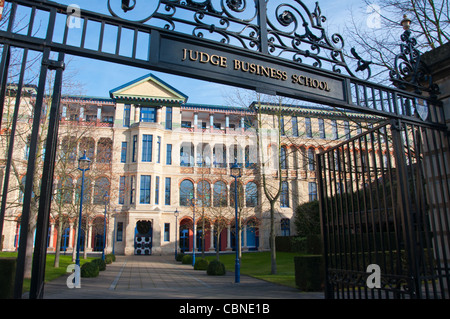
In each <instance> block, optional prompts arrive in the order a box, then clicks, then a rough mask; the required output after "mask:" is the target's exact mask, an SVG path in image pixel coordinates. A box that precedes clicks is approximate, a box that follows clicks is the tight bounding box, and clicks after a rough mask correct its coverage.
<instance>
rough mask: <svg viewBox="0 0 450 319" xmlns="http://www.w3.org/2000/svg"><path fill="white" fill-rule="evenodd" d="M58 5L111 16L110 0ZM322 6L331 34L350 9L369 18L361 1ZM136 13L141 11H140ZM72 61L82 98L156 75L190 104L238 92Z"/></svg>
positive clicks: (220, 100) (223, 99)
mask: <svg viewBox="0 0 450 319" xmlns="http://www.w3.org/2000/svg"><path fill="white" fill-rule="evenodd" d="M111 1H112V3H117V4H119V3H120V0H111ZM213 1H218V0H213ZM272 1H273V2H275V3H277V4H278V3H280V4H281V3H287V2H289V1H292V0H279V1H278V0H272ZM56 2H58V3H62V4H67V5H73V4H76V5H78V6H79V7H80V8H81V9H82V10H83V9H85V10H89V11H94V12H100V13H104V14H107V15H109V12H108V10H107V0H95V1H92V0H56ZM137 3H145V4H147V5H149V3H156V1H153V0H152V2H147V1H144V2H143V1H142V0H137ZM304 3H305V4H306V6H307V7H308V8H309V9H310V11H313V10H314V8H315V1H311V0H309V1H307V0H305V1H304ZM319 6H320V9H321V12H322V15H323V16H325V17H326V18H327V21H326V22H325V24H324V26H325V27H326V28H327V29H328V34H329V35H331V34H333V33H340V34H341V35H342V34H343V31H344V24H345V23H346V21H348V19H349V17H350V14H351V11H350V10H353V13H354V14H355V13H356V14H357V16H360V17H361V19H365V17H366V15H367V14H366V13H365V10H364V8H362V9H361V8H360V7H361V1H360V0H345V1H335V0H333V1H331V0H321V1H319ZM358 8H359V9H358ZM136 9H137V8H136ZM356 9H358V10H356ZM146 10H153V8H148V7H147V9H146ZM136 11H137V12H139V10H136ZM141 11H143V10H141ZM147 12H148V11H147ZM68 61H70V62H69V63H68V68H67V71H66V73H68V74H70V76H72V77H73V78H75V80H76V81H77V82H79V83H80V84H81V85H82V89H81V90H80V91H79V94H81V95H87V96H95V97H109V91H110V90H111V89H114V88H116V87H119V86H121V85H122V84H124V83H127V82H129V81H132V80H134V79H136V78H139V77H141V76H144V75H146V74H148V73H152V74H154V75H156V76H157V77H159V78H160V79H162V80H163V81H165V82H166V83H168V84H170V85H172V86H173V87H175V88H176V89H177V90H179V91H181V92H183V93H184V94H186V95H187V96H188V97H189V100H188V102H189V103H198V104H213V105H228V104H229V103H230V100H229V96H230V95H232V94H233V92H234V90H235V88H233V87H229V86H225V85H220V84H215V83H212V82H205V81H200V80H196V79H190V78H184V77H180V76H176V75H172V74H167V73H161V72H156V71H152V70H143V69H139V68H135V67H130V66H125V65H119V64H112V63H107V62H102V61H98V60H93V59H87V58H80V57H70V59H69V60H68Z"/></svg>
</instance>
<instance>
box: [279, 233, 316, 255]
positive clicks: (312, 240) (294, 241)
mask: <svg viewBox="0 0 450 319" xmlns="http://www.w3.org/2000/svg"><path fill="white" fill-rule="evenodd" d="M275 247H276V249H277V251H280V252H289V253H301V254H315V255H317V254H321V253H322V237H321V235H312V234H311V235H308V236H306V237H299V236H277V237H276V238H275Z"/></svg>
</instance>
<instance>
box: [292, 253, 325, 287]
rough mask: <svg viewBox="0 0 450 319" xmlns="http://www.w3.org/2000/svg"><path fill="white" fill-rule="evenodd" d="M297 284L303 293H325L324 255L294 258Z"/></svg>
mask: <svg viewBox="0 0 450 319" xmlns="http://www.w3.org/2000/svg"><path fill="white" fill-rule="evenodd" d="M294 265H295V284H296V285H297V287H299V288H300V290H302V291H323V287H324V263H323V256H322V255H306V256H297V257H294Z"/></svg>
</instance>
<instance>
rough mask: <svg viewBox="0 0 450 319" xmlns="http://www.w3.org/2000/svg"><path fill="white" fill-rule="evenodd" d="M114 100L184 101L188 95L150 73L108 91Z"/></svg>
mask: <svg viewBox="0 0 450 319" xmlns="http://www.w3.org/2000/svg"><path fill="white" fill-rule="evenodd" d="M109 95H110V96H111V98H112V99H114V100H116V101H117V100H120V101H124V102H139V103H144V104H161V103H176V104H181V103H185V102H186V101H187V99H188V96H187V95H186V94H184V93H182V92H181V91H179V90H177V89H176V88H174V87H173V86H171V85H170V84H168V83H166V82H164V81H163V80H161V79H160V78H158V77H157V76H155V75H154V74H152V73H149V74H147V75H144V76H142V77H139V78H137V79H135V80H133V81H130V82H128V83H125V84H123V85H121V86H119V87H117V88H115V89H112V90H111V91H109Z"/></svg>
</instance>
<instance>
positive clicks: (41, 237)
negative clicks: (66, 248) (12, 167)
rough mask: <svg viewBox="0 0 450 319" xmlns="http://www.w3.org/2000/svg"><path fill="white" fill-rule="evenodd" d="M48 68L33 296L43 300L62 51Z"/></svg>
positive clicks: (58, 113)
mask: <svg viewBox="0 0 450 319" xmlns="http://www.w3.org/2000/svg"><path fill="white" fill-rule="evenodd" d="M43 63H46V64H47V65H48V69H49V70H56V76H55V82H54V85H53V97H52V104H51V107H50V119H49V125H48V133H47V141H46V147H45V149H46V152H45V159H44V168H43V171H44V172H45V177H44V176H43V178H42V184H41V191H40V198H39V210H38V215H37V223H36V239H35V248H34V254H33V266H32V273H31V286H30V299H36V298H38V299H42V298H43V293H44V279H45V261H46V256H47V234H48V223H49V218H50V206H51V198H52V196H51V194H52V188H53V173H54V168H55V158H56V152H57V148H58V130H59V119H60V112H59V111H60V105H61V86H62V77H63V76H62V73H63V70H64V67H65V66H64V53H59V57H58V61H51V60H48V61H43Z"/></svg>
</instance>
